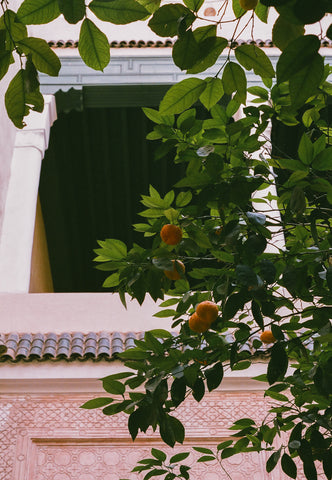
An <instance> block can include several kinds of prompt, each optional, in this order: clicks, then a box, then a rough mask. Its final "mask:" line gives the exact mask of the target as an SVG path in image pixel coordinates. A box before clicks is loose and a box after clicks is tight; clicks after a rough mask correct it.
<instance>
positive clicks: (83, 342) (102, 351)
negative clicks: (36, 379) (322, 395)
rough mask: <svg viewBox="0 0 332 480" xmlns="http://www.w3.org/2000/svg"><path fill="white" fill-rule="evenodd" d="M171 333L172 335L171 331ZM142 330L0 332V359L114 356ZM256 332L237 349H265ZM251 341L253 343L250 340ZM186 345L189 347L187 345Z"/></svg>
mask: <svg viewBox="0 0 332 480" xmlns="http://www.w3.org/2000/svg"><path fill="white" fill-rule="evenodd" d="M174 335H176V334H175V333H174ZM143 338H144V332H138V333H135V332H128V333H120V332H99V333H96V332H89V333H87V334H84V333H82V332H74V333H69V332H64V333H61V334H55V333H52V332H51V333H45V334H42V333H35V334H31V333H20V334H19V333H16V332H12V333H7V334H0V362H2V363H3V362H14V363H16V362H19V361H24V362H31V361H33V360H35V361H39V362H40V361H47V360H48V361H53V362H54V361H61V360H62V361H63V360H65V361H85V360H89V359H91V360H93V361H100V360H106V361H111V360H114V358H115V357H116V355H117V354H119V353H121V352H123V351H125V350H128V349H129V348H133V347H135V346H136V345H135V340H142V339H143ZM224 338H225V341H226V342H228V343H231V342H233V341H234V337H233V335H232V334H231V333H226V334H224ZM255 340H259V335H256V336H255V337H253V338H252V339H251V341H250V342H247V343H246V344H244V345H243V346H241V348H240V351H241V352H245V351H246V352H248V353H253V352H255V353H259V354H264V353H266V351H267V349H268V347H266V346H265V345H262V346H260V347H259V348H255ZM253 343H254V344H253ZM188 348H190V347H188Z"/></svg>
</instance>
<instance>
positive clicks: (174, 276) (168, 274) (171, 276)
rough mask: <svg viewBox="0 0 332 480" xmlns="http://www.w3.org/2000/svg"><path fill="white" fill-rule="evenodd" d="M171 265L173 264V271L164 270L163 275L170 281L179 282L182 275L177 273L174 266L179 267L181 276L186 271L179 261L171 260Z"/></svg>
mask: <svg viewBox="0 0 332 480" xmlns="http://www.w3.org/2000/svg"><path fill="white" fill-rule="evenodd" d="M172 264H173V270H164V274H165V275H166V277H167V278H169V279H170V280H179V279H180V278H181V276H182V275H181V273H180V272H179V271H178V269H177V268H176V266H178V268H179V267H180V270H182V274H183V273H184V272H185V271H186V267H185V266H184V264H183V263H182V262H181V260H172Z"/></svg>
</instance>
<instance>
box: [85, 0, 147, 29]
mask: <svg viewBox="0 0 332 480" xmlns="http://www.w3.org/2000/svg"><path fill="white" fill-rule="evenodd" d="M89 8H90V10H91V11H92V12H93V13H94V14H95V15H96V17H98V18H99V19H100V20H103V21H105V22H110V23H114V24H115V25H125V24H127V23H132V22H136V21H137V20H142V19H143V18H146V17H147V16H149V12H148V11H147V10H146V9H145V8H144V7H143V6H142V5H141V4H140V3H138V2H136V1H135V0H112V1H111V2H105V1H103V0H93V1H92V2H91V3H90V4H89Z"/></svg>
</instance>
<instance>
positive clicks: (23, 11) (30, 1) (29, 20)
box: [17, 0, 60, 25]
mask: <svg viewBox="0 0 332 480" xmlns="http://www.w3.org/2000/svg"><path fill="white" fill-rule="evenodd" d="M59 15H60V9H59V4H58V2H57V0H24V2H23V3H22V4H21V6H20V8H19V9H18V10H17V18H18V19H19V21H20V22H22V23H24V24H25V25H40V24H43V23H49V22H51V21H52V20H54V19H55V18H57V17H58V16H59Z"/></svg>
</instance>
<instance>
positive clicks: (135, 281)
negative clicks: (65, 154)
mask: <svg viewBox="0 0 332 480" xmlns="http://www.w3.org/2000/svg"><path fill="white" fill-rule="evenodd" d="M203 4H204V0H184V2H183V3H171V4H165V5H162V6H160V1H159V0H106V1H105V0H93V1H92V2H91V3H89V4H88V5H85V2H84V0H70V1H63V0H24V1H23V2H22V4H21V6H20V7H19V9H18V11H17V12H14V11H12V10H10V9H9V5H8V2H7V1H5V0H3V1H1V5H2V8H3V16H2V17H1V19H0V73H1V77H3V76H4V75H5V74H6V72H7V70H8V67H9V65H10V63H11V62H12V61H13V54H14V55H18V56H19V59H20V62H21V68H20V69H19V71H18V73H17V74H16V75H15V77H14V78H13V79H12V81H11V82H10V84H9V87H8V90H7V93H6V97H5V102H6V107H7V111H8V115H9V117H10V118H11V120H12V121H13V122H14V124H15V125H16V126H17V127H19V128H22V127H23V126H24V117H25V116H26V115H27V114H28V113H29V110H31V109H32V110H36V111H41V110H42V108H43V97H42V95H41V94H40V92H39V82H38V71H39V72H44V73H47V74H49V75H57V74H58V72H59V68H60V62H59V59H58V57H57V56H56V55H55V53H54V52H53V51H52V50H51V49H50V48H49V46H48V45H47V43H46V42H45V41H44V40H42V39H39V38H33V37H29V36H28V32H27V28H26V25H29V24H40V23H48V22H51V21H52V20H54V19H55V18H57V17H58V16H59V15H60V14H62V15H63V16H64V18H65V19H66V21H67V22H69V23H77V22H81V31H80V38H79V44H78V49H79V53H80V55H81V57H82V59H83V60H84V62H86V64H87V65H88V66H90V67H92V68H95V69H99V70H103V68H105V67H106V65H107V64H108V62H109V59H110V53H109V43H108V39H107V37H106V36H105V34H104V33H103V32H102V31H101V30H100V29H99V28H98V27H97V26H96V25H95V23H94V21H93V18H94V17H93V15H95V16H96V17H98V18H99V19H100V20H103V21H105V22H111V23H114V24H127V23H131V22H134V21H137V20H145V21H148V25H149V27H150V28H151V30H152V31H153V32H155V33H156V34H157V35H159V36H162V37H171V38H173V37H174V39H175V42H174V44H173V50H172V52H173V60H174V62H175V64H176V65H177V66H178V67H179V68H180V69H181V70H185V71H186V72H187V73H188V74H189V75H188V78H185V79H184V80H183V81H181V82H179V83H177V84H175V85H173V86H172V87H171V88H170V89H169V90H168V91H167V93H166V95H165V96H164V98H163V100H162V101H161V103H160V107H159V109H151V108H145V109H144V112H145V114H146V115H147V116H148V118H149V119H151V120H152V121H153V122H154V124H155V126H154V129H153V131H152V132H151V133H150V134H149V135H148V140H149V141H156V142H159V143H160V145H159V147H158V149H157V156H158V157H159V158H161V157H163V156H164V155H166V154H168V153H169V152H171V153H172V154H173V158H174V162H176V163H183V164H184V165H185V167H186V170H185V175H184V176H183V177H182V178H179V179H178V181H177V183H176V184H175V185H174V189H172V190H170V191H169V192H168V193H166V195H164V196H161V195H160V194H159V193H158V192H157V190H156V189H155V188H154V187H153V186H151V187H150V191H149V192H148V193H147V192H145V194H144V195H142V204H143V206H144V210H143V211H142V212H141V213H140V215H141V216H142V219H143V220H142V223H138V224H135V225H134V228H135V230H137V231H139V232H142V234H143V235H144V236H145V237H151V247H150V248H149V249H145V248H142V247H140V246H139V245H138V244H134V245H133V246H132V247H129V248H127V246H126V245H125V244H124V243H123V242H121V241H119V240H117V239H106V240H102V241H99V248H98V249H97V250H96V254H97V257H96V262H98V268H100V269H101V270H103V271H105V272H111V273H110V274H109V276H107V278H106V280H105V283H104V286H105V287H106V288H109V289H112V290H113V291H118V292H119V294H120V297H121V299H122V302H123V303H124V305H125V303H126V299H125V294H126V293H129V294H130V295H131V296H132V297H133V298H135V299H137V300H138V302H139V303H140V304H142V303H143V301H144V298H145V295H146V294H147V293H148V294H149V295H150V296H151V297H152V298H153V299H154V300H158V299H161V300H162V301H163V302H162V303H161V308H160V310H159V311H158V312H157V313H156V315H155V316H156V317H157V318H167V317H171V318H172V319H173V328H174V329H175V330H176V334H174V335H173V334H172V333H170V332H168V331H166V330H165V329H156V330H152V331H149V332H146V333H145V336H144V339H143V340H139V341H138V340H137V341H136V347H135V348H132V349H130V350H127V351H126V352H124V353H122V354H120V355H119V358H121V359H122V360H123V361H124V364H125V366H126V367H128V368H129V369H130V371H127V372H124V373H122V374H116V375H111V376H108V377H106V378H104V379H103V387H104V389H105V390H106V392H108V393H109V394H110V395H111V396H108V397H102V398H98V399H93V400H90V401H89V402H87V403H86V404H85V405H83V407H84V408H98V407H102V408H103V412H104V414H105V415H114V414H117V413H119V412H125V413H127V414H128V428H129V432H130V434H131V436H132V438H133V439H135V438H136V436H137V435H138V432H139V431H142V432H146V431H147V430H148V429H149V428H150V427H151V428H152V429H153V430H156V429H157V428H159V433H160V436H161V438H162V440H163V441H164V442H165V443H166V444H168V445H170V446H174V445H175V444H176V443H183V441H184V439H185V426H184V425H182V423H181V422H180V421H179V420H178V419H177V417H176V414H175V415H174V412H175V413H176V408H177V407H178V406H179V405H180V404H181V403H182V402H184V401H185V399H186V397H187V396H188V395H192V396H193V397H194V399H195V400H196V401H197V402H199V401H201V399H202V398H203V397H204V395H205V393H206V392H210V391H212V390H215V389H216V388H218V387H219V385H220V384H221V383H222V381H223V378H224V374H225V372H226V371H227V370H242V369H247V368H249V366H250V365H251V364H252V363H253V362H255V361H256V359H257V358H260V356H261V355H262V354H264V355H265V356H266V358H267V361H266V365H267V368H266V373H265V374H264V375H261V376H260V377H259V378H257V380H259V381H262V382H265V383H266V389H265V396H266V397H268V398H269V399H271V401H272V402H273V403H274V404H273V406H272V407H271V408H270V410H269V415H268V416H267V417H266V418H264V419H262V421H261V423H259V424H257V423H256V422H255V421H254V420H252V419H250V418H242V419H241V418H239V419H238V420H237V421H236V422H235V423H234V425H233V426H232V427H231V430H232V432H233V436H232V439H231V440H227V441H225V442H222V443H220V444H219V445H217V446H216V449H215V450H211V449H204V448H201V447H198V448H197V449H196V450H197V451H198V452H200V453H202V458H201V459H200V461H206V462H208V461H210V460H214V459H215V458H217V459H218V460H219V461H220V465H221V468H223V462H222V461H223V459H225V458H228V457H230V456H232V455H235V454H237V453H241V452H260V451H270V452H271V454H270V456H269V458H268V461H267V464H266V469H267V471H268V472H271V471H272V470H273V468H274V467H275V466H276V465H277V463H278V462H279V461H280V462H281V467H282V470H283V471H284V472H285V474H286V475H288V476H289V477H290V478H297V477H298V473H297V470H298V465H299V462H300V463H302V466H303V471H304V475H305V477H306V478H307V479H308V480H316V479H317V478H318V475H323V476H325V478H327V479H331V478H332V437H331V430H332V421H331V413H332V408H331V399H332V342H331V341H332V330H331V316H332V230H331V229H332V223H331V213H332V207H331V204H332V186H331V182H330V179H331V168H332V146H330V145H331V137H330V123H329V109H328V103H329V98H330V97H329V96H330V94H331V85H330V84H329V83H328V80H327V79H328V76H329V73H330V67H329V65H324V59H323V57H322V56H321V54H320V46H321V40H322V38H323V37H324V36H326V37H328V38H329V39H331V38H332V37H331V27H329V28H328V29H327V31H326V32H325V31H321V34H319V35H314V34H305V25H307V24H315V23H317V22H320V21H321V20H322V19H323V17H324V15H325V14H326V13H331V11H332V10H331V3H330V2H329V1H328V0H316V1H315V2H312V1H311V0H282V1H281V0H260V1H259V2H256V1H253V2H249V1H248V0H247V1H245V0H240V1H238V0H233V4H232V8H233V13H234V18H233V20H232V21H233V22H234V32H233V36H232V38H230V39H229V38H223V37H221V36H219V35H218V33H219V31H218V26H220V25H222V24H223V22H224V21H226V20H224V16H225V11H226V8H227V6H228V1H227V0H226V1H225V2H224V3H222V4H221V7H220V11H219V13H218V15H219V16H218V20H216V21H213V22H212V23H211V22H207V24H206V25H205V26H199V27H197V28H196V26H195V22H196V21H197V20H199V19H200V18H201V16H200V9H201V8H202V7H203ZM270 9H275V10H277V12H278V14H279V16H278V18H277V20H276V22H275V23H274V25H273V26H272V38H273V42H274V44H275V45H276V46H277V47H278V48H279V49H280V51H281V54H280V57H279V59H278V62H277V65H276V68H274V67H273V65H272V63H271V61H270V59H269V57H268V56H267V55H266V53H265V52H264V50H263V49H261V48H260V47H259V46H257V44H256V43H254V42H253V43H252V44H245V45H239V44H238V43H237V39H238V38H239V34H240V33H241V32H240V31H239V28H241V27H240V25H242V24H241V22H242V21H244V25H245V26H246V28H248V31H249V32H251V31H252V29H253V26H254V22H255V21H256V20H257V17H258V19H260V21H263V22H267V21H268V13H269V10H270ZM92 14H93V15H92ZM251 35H253V34H251ZM222 52H227V56H226V60H225V62H224V64H223V65H222V67H221V68H220V70H219V71H218V72H217V74H216V75H215V76H213V77H206V78H204V79H202V78H198V77H195V74H197V73H200V72H204V71H205V70H206V69H208V68H209V67H211V66H213V65H214V64H215V62H216V61H217V59H218V58H219V56H220V55H221V53H222ZM248 70H253V71H254V73H255V74H256V75H258V76H259V77H261V79H262V85H264V87H263V86H262V85H259V86H255V87H250V88H247V81H246V71H248ZM248 93H249V94H250V96H251V98H253V100H252V101H250V103H249V102H248V100H247V98H248ZM226 100H227V101H226ZM198 104H202V105H203V106H204V108H205V113H204V115H202V114H201V113H200V111H198V109H197V105H198ZM241 106H242V108H243V114H242V115H237V116H236V117H234V115H235V114H236V113H237V112H238V111H239V109H240V108H241ZM271 122H272V123H274V124H278V122H279V124H285V125H287V126H294V127H297V128H298V132H299V137H300V141H299V143H298V145H297V148H296V152H295V154H290V153H289V152H288V151H284V150H283V149H282V148H281V147H280V146H279V145H277V144H273V142H272V143H271V142H270V139H269V134H268V129H269V126H270V124H271ZM274 186H275V187H276V189H275V190H272V189H271V188H272V187H274ZM257 192H258V193H257ZM171 226H172V227H171ZM174 226H175V227H176V228H175V227H174ZM161 231H163V233H162V235H161V236H160V232H161ZM165 232H166V233H167V234H166V235H165ZM276 240H278V242H277V241H276ZM165 296H166V298H165ZM230 338H231V340H230ZM137 389H138V391H136V390H137ZM284 432H285V433H286V435H285V434H284ZM277 437H278V438H279V441H278V447H276V446H275V445H276V444H275V440H276V438H277ZM151 454H152V457H151V458H150V459H143V460H142V461H141V462H139V464H138V466H137V467H135V469H134V471H136V472H145V477H144V478H145V479H146V480H147V479H148V478H151V477H153V476H162V475H163V476H164V478H165V480H173V479H174V478H184V479H188V478H189V476H190V468H189V467H188V466H186V465H185V464H183V461H184V460H185V459H186V458H187V454H186V453H183V454H181V455H175V456H173V457H172V458H170V459H169V460H167V457H166V455H165V454H164V453H163V452H162V451H161V450H157V449H152V452H151ZM170 464H172V465H173V464H174V465H173V466H172V468H170V467H169V465H170ZM175 464H178V470H176V469H175ZM227 475H228V476H229V474H228V473H227Z"/></svg>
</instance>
